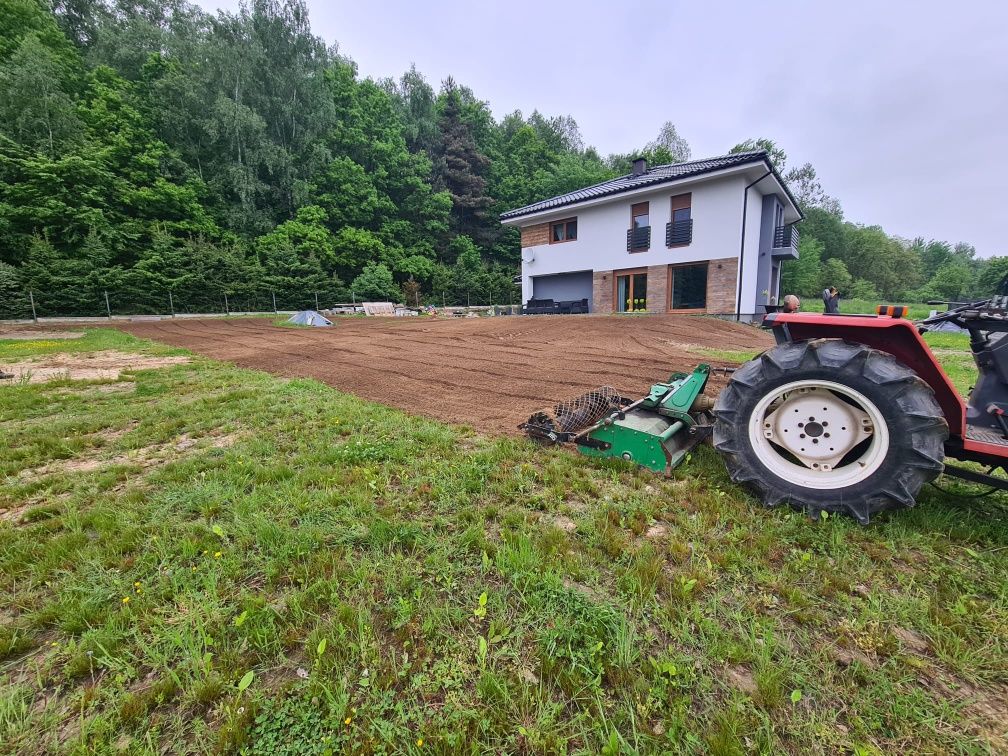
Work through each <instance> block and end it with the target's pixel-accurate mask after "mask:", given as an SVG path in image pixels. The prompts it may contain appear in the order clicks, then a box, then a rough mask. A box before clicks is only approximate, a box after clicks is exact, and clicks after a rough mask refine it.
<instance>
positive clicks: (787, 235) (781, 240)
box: [773, 226, 798, 249]
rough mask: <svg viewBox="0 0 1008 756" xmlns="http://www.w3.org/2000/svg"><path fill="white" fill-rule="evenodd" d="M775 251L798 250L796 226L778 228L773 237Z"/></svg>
mask: <svg viewBox="0 0 1008 756" xmlns="http://www.w3.org/2000/svg"><path fill="white" fill-rule="evenodd" d="M773 245H774V249H787V248H788V247H793V248H794V249H798V229H797V228H795V227H794V226H777V228H776V229H774V235H773Z"/></svg>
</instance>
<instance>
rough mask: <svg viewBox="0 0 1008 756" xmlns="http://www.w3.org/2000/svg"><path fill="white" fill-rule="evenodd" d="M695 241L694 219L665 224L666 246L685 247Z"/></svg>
mask: <svg viewBox="0 0 1008 756" xmlns="http://www.w3.org/2000/svg"><path fill="white" fill-rule="evenodd" d="M692 241H693V219H692V218H689V219H687V220H680V221H672V222H670V223H666V224H665V246H666V247H685V246H686V245H687V244H689V243H690V242H692Z"/></svg>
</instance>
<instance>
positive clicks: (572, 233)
mask: <svg viewBox="0 0 1008 756" xmlns="http://www.w3.org/2000/svg"><path fill="white" fill-rule="evenodd" d="M576 240H577V218H566V219H565V220H562V221H556V222H555V223H551V224H550V244H556V243H558V242H565V241H576Z"/></svg>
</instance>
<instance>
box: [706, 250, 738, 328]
mask: <svg viewBox="0 0 1008 756" xmlns="http://www.w3.org/2000/svg"><path fill="white" fill-rule="evenodd" d="M737 272H738V258H737V257H725V258H722V259H720V260H710V261H709V263H708V266H707V312H709V313H711V314H712V315H714V314H716V315H722V314H731V313H734V312H735V306H736V301H735V281H736V274H737Z"/></svg>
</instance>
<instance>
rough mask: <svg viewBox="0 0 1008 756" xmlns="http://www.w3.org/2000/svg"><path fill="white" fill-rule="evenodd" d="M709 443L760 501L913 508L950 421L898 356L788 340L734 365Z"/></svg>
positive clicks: (866, 512) (836, 343)
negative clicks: (749, 359) (735, 366)
mask: <svg viewBox="0 0 1008 756" xmlns="http://www.w3.org/2000/svg"><path fill="white" fill-rule="evenodd" d="M714 414H715V417H716V422H715V425H714V447H715V448H716V449H717V450H718V451H719V452H721V455H722V457H723V458H724V460H725V465H726V466H727V468H728V472H729V474H730V475H731V478H732V480H733V481H735V482H737V483H742V484H744V485H746V486H748V487H749V488H750V489H752V490H753V491H754V492H755V493H756V494H757V495H758V496H759V497H760V498H761V499H762V501H763V503H764V504H766V505H767V506H771V507H772V506H777V505H780V504H789V505H790V506H791V507H793V508H795V509H798V510H803V511H806V512H808V513H809V514H810V515H812V516H816V515H818V513H819V512H821V511H826V512H841V513H845V514H849V515H852V516H853V517H855V518H857V520H858V521H859V522H861V523H862V524H867V522H868V521H869V519H870V518H871V516H872V515H874V514H876V513H878V512H882V511H885V510H888V509H898V508H901V507H911V506H913V504H914V497H915V496H916V495H917V492H918V491H919V490H920V487H921V486H922V485H924V483H926V482H928V481H930V480H933V479H934V478H935V477H937V476H938V474H939V473H941V471H942V469H943V463H942V460H943V458H944V441H945V439H946V438H947V437H948V424H947V423H946V421H945V418H944V417H943V416H942V412H941V410H940V409H939V407H938V404H937V402H935V399H934V392H933V391H932V390H931V387H930V386H928V385H927V384H926V383H925V382H924V381H923V380H922V379H921V378H920V377H919V376H918V375H917V374H916V373H914V372H913V371H912V370H910V368H908V367H906V366H905V365H903V364H902V363H901V362H899V361H898V360H897V359H896V358H895V357H893V356H892V355H890V354H886V353H885V352H881V351H879V350H877V349H870V348H868V347H866V346H864V345H862V344H855V343H851V342H846V341H841V340H839V339H819V340H816V341H806V342H791V343H786V344H781V345H778V346H776V347H774V348H773V349H771V350H769V351H767V352H765V353H763V354H762V355H760V356H759V357H757V358H756V359H754V360H752V361H751V362H748V363H746V364H745V365H743V366H742V367H741V368H739V369H738V370H736V371H735V373H734V374H733V376H732V378H731V381H730V382H729V383H728V386H727V387H726V388H725V390H724V391H722V392H721V394H720V395H719V396H718V398H717V402H716V403H715V405H714Z"/></svg>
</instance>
